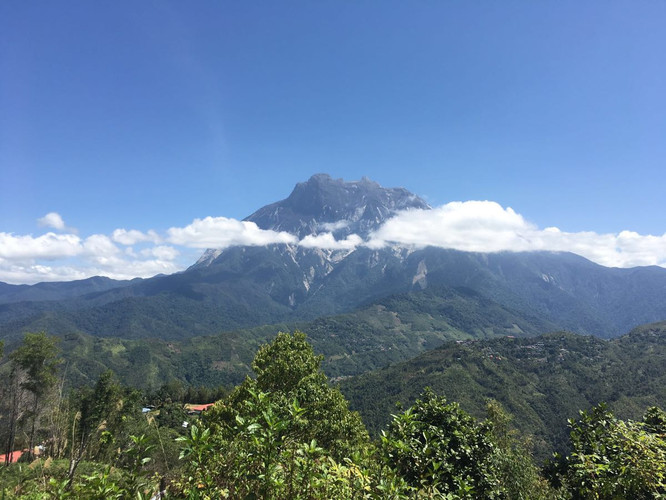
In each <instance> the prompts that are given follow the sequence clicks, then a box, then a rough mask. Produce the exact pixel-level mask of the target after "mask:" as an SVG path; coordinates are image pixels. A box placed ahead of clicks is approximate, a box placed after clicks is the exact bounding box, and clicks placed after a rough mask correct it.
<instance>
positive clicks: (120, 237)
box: [111, 229, 161, 246]
mask: <svg viewBox="0 0 666 500" xmlns="http://www.w3.org/2000/svg"><path fill="white" fill-rule="evenodd" d="M111 238H113V241H115V242H116V243H120V244H121V245H128V246H129V245H136V244H137V243H142V242H150V243H160V242H161V238H160V237H159V236H158V234H157V233H156V232H155V231H152V230H150V231H148V232H147V233H142V232H141V231H137V230H136V229H130V230H129V231H128V230H127V229H116V230H115V231H114V232H113V234H112V235H111Z"/></svg>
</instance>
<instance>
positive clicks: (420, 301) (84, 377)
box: [59, 287, 554, 389]
mask: <svg viewBox="0 0 666 500" xmlns="http://www.w3.org/2000/svg"><path fill="white" fill-rule="evenodd" d="M553 328H554V325H552V324H549V323H548V322H544V321H542V320H541V319H539V318H538V317H536V316H532V317H530V316H524V315H521V314H519V313H517V312H516V311H513V310H510V309H507V308H504V307H502V306H500V305H499V304H497V303H495V302H493V301H491V300H489V299H486V298H484V297H482V296H480V295H479V294H477V293H475V292H473V291H472V290H469V289H457V290H456V289H446V288H443V287H433V288H429V289H426V290H423V291H417V292H410V293H408V294H402V295H394V296H390V297H387V298H385V299H382V300H380V301H378V302H376V303H374V304H370V305H368V306H366V307H363V308H361V309H358V310H356V311H354V312H352V313H347V314H341V315H335V316H327V317H321V318H318V319H316V320H313V321H309V322H290V323H281V324H273V325H265V326H260V327H254V328H248V329H242V330H232V331H226V332H221V333H219V334H217V335H211V336H197V337H192V338H185V339H182V340H165V339H157V338H150V339H120V338H114V337H96V336H91V335H88V334H85V333H82V332H74V331H72V332H69V333H66V334H64V335H63V336H62V340H61V342H60V344H59V345H60V348H61V350H62V355H63V358H64V359H65V360H66V362H67V366H68V369H67V373H66V377H67V380H68V384H70V385H73V386H79V385H86V384H90V383H92V381H94V380H95V379H96V378H97V377H98V376H99V374H101V373H102V372H103V371H104V370H106V369H112V370H113V371H114V372H115V373H116V374H117V375H118V377H119V379H120V380H121V381H122V382H123V383H125V384H128V385H131V386H134V387H138V388H142V389H155V388H157V387H159V386H160V385H162V384H164V383H166V382H169V381H170V380H178V381H180V382H181V383H184V384H189V385H195V386H199V385H207V386H217V385H219V384H223V385H233V384H236V383H239V382H240V381H242V380H243V378H244V377H245V376H246V375H247V373H249V370H250V367H249V366H250V361H251V360H252V356H253V355H254V351H255V349H256V348H257V346H258V345H259V344H260V343H262V342H265V341H266V340H267V339H269V338H271V337H272V336H274V335H275V334H276V333H277V332H278V331H293V330H297V329H298V330H301V331H304V332H307V333H308V337H309V339H310V341H311V342H312V344H313V345H314V346H315V348H316V349H317V351H318V352H321V353H322V354H324V356H325V361H324V365H323V366H324V369H325V371H326V373H327V375H329V376H330V377H332V378H337V377H347V376H351V375H357V374H359V373H363V372H365V371H367V370H371V369H374V368H380V367H383V366H385V365H387V364H389V363H394V362H399V361H404V360H406V359H409V358H411V357H413V356H416V355H417V354H420V353H421V352H423V351H425V350H428V349H433V348H435V347H438V346H439V345H441V344H442V342H444V341H446V340H452V339H473V338H492V337H495V336H502V335H516V336H526V335H537V334H539V333H541V332H542V331H548V330H552V329H553Z"/></svg>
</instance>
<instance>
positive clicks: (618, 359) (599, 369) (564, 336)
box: [341, 322, 666, 458]
mask: <svg viewBox="0 0 666 500" xmlns="http://www.w3.org/2000/svg"><path fill="white" fill-rule="evenodd" d="M425 387H431V388H432V389H433V390H434V391H435V393H437V394H443V395H445V396H446V397H447V399H449V400H451V401H457V402H459V403H460V405H461V407H462V408H463V409H465V410H467V411H469V412H471V413H472V414H473V415H477V416H480V415H482V414H483V412H484V411H485V403H486V400H487V399H488V398H492V399H495V400H497V401H500V402H501V403H502V404H503V405H504V406H505V407H506V408H507V410H508V411H509V412H510V413H511V414H512V415H513V416H514V424H515V425H516V426H517V428H518V429H520V430H521V431H522V432H525V433H528V434H533V435H534V436H535V446H536V451H537V455H538V456H540V457H541V458H546V455H547V454H548V453H550V450H552V449H558V448H560V449H561V447H562V446H563V445H564V444H565V443H566V437H567V436H568V429H567V427H566V421H567V419H569V418H576V417H577V415H578V411H579V410H581V409H587V408H590V407H592V406H594V405H596V404H598V403H600V402H606V403H608V404H609V406H610V408H611V409H613V410H614V412H615V413H616V414H617V415H618V416H620V417H621V418H632V419H637V418H640V415H641V414H642V412H643V411H644V409H645V408H646V407H648V406H652V405H657V406H664V405H665V404H666V322H660V323H654V324H649V325H643V326H640V327H637V328H635V329H634V330H632V331H631V332H630V333H628V334H626V335H623V336H621V337H618V338H615V339H612V340H601V339H599V338H596V337H593V336H582V335H575V334H572V333H566V332H556V333H549V334H546V335H540V336H538V337H530V338H518V337H503V338H496V339H487V340H482V341H473V340H466V341H453V342H447V343H445V344H444V345H443V346H441V347H439V348H436V349H433V350H431V351H428V352H426V353H424V354H421V355H419V356H417V357H415V358H413V359H411V360H409V361H406V362H403V363H398V364H394V365H391V366H388V367H385V368H383V369H380V370H376V371H373V372H369V373H366V374H363V375H359V376H358V377H354V378H350V379H347V380H343V381H342V382H341V390H342V391H343V393H344V394H345V395H346V397H347V398H348V399H349V401H350V406H351V407H352V408H353V409H356V410H358V411H359V412H360V413H361V416H362V417H363V419H364V422H365V423H366V425H367V426H368V428H369V429H370V430H371V431H375V432H376V431H377V430H378V429H380V428H382V427H383V426H384V425H385V424H386V423H387V421H388V418H389V417H388V415H390V414H391V412H392V409H393V408H395V404H396V403H397V402H400V403H402V404H403V405H404V406H405V407H406V406H408V405H410V404H411V403H412V402H413V401H414V400H415V399H416V398H417V397H418V396H419V394H420V393H421V392H422V391H423V389H424V388H425Z"/></svg>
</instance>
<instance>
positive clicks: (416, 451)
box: [382, 389, 501, 498]
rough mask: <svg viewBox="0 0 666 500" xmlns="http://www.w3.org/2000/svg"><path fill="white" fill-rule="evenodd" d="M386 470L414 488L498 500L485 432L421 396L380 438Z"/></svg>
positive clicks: (438, 400) (454, 407)
mask: <svg viewBox="0 0 666 500" xmlns="http://www.w3.org/2000/svg"><path fill="white" fill-rule="evenodd" d="M382 434H383V435H382V451H383V455H384V459H385V460H386V462H387V464H388V465H389V466H390V467H392V468H394V469H395V470H396V472H397V474H398V475H399V476H401V477H403V478H404V479H405V480H406V481H407V483H409V484H410V485H411V486H412V487H414V488H420V489H424V490H426V491H433V490H434V491H435V492H437V493H439V494H452V495H457V496H458V497H461V498H498V497H499V495H500V493H501V489H500V486H499V481H498V478H497V476H496V472H495V471H494V470H493V464H494V455H495V446H494V445H493V442H492V437H491V432H490V428H489V427H488V426H487V425H485V424H479V423H477V422H476V421H475V419H474V418H472V417H471V416H470V415H468V414H467V413H465V412H464V411H463V410H461V409H460V407H459V406H458V404H457V403H447V402H446V399H445V398H443V397H441V396H437V395H435V394H434V393H433V392H432V391H431V390H429V389H426V391H425V392H424V393H423V394H422V395H421V397H420V398H419V399H417V400H416V402H415V403H414V404H413V405H412V406H411V407H410V408H409V409H408V410H407V411H405V412H404V413H402V414H401V415H397V416H394V418H393V421H392V422H391V423H390V425H389V429H388V432H384V433H382Z"/></svg>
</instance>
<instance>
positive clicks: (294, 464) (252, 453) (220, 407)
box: [180, 332, 369, 500]
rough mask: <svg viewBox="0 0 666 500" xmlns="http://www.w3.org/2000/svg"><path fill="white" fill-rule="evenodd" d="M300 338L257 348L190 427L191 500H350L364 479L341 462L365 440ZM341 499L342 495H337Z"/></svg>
mask: <svg viewBox="0 0 666 500" xmlns="http://www.w3.org/2000/svg"><path fill="white" fill-rule="evenodd" d="M321 359H322V358H321V356H315V354H314V352H313V350H312V347H311V346H310V344H309V343H308V342H307V340H306V338H305V335H304V334H303V333H300V332H295V333H294V334H293V335H290V334H286V333H279V334H278V335H277V337H276V338H275V340H274V341H273V342H271V343H270V344H267V345H264V346H262V347H261V348H260V349H259V351H258V353H257V355H256V357H255V359H254V362H253V364H252V367H253V369H254V371H255V373H256V375H257V378H256V379H250V378H247V379H246V380H245V381H244V382H243V383H242V384H241V385H240V386H238V387H237V388H236V389H235V390H234V391H233V392H232V393H231V394H230V395H229V396H228V397H227V398H225V399H224V400H222V401H219V402H218V403H217V404H216V405H215V406H214V407H213V408H212V409H211V410H209V411H208V412H206V414H204V415H205V416H204V418H203V424H204V426H200V425H196V424H195V425H193V426H192V427H191V429H190V432H189V435H187V436H184V437H182V438H180V441H181V442H183V443H184V448H183V452H182V454H181V455H182V457H183V458H185V459H187V461H186V462H185V471H186V474H185V477H184V478H183V481H182V483H181V484H180V488H182V491H183V494H184V495H190V497H191V498H218V497H221V496H225V497H229V498H273V499H290V500H291V499H297V498H308V499H315V498H318V499H319V498H321V499H324V498H326V499H328V498H351V496H352V493H351V492H352V491H362V490H363V488H365V486H367V485H368V484H369V478H368V476H367V475H366V474H364V473H363V472H362V471H361V469H360V468H359V467H358V466H357V465H356V464H355V463H354V462H353V461H352V460H349V459H347V460H346V461H345V462H344V463H343V459H344V458H345V457H352V456H353V455H355V454H356V455H358V453H359V452H361V451H362V450H363V449H364V447H367V445H368V436H367V432H366V431H365V428H364V427H363V424H362V422H361V420H360V417H359V416H358V414H356V413H353V412H351V411H350V410H349V409H348V407H347V401H346V400H345V399H344V397H343V396H342V394H341V393H340V391H339V390H338V389H335V388H332V387H330V386H329V385H328V380H327V378H326V376H325V375H324V374H323V372H322V371H321V368H320V364H321ZM343 490H344V491H346V492H347V493H341V491H343Z"/></svg>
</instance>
